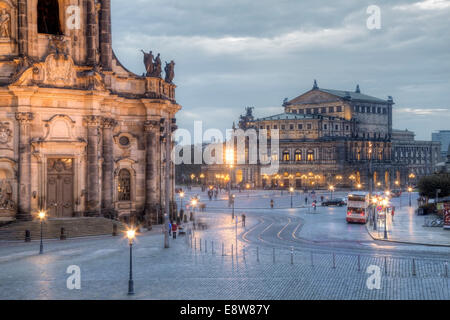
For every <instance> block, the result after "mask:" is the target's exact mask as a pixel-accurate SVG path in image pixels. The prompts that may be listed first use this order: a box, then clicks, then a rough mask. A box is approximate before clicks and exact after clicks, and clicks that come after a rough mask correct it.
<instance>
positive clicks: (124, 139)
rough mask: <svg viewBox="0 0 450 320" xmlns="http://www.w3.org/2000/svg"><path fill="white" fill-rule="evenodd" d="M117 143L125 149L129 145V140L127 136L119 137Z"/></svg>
mask: <svg viewBox="0 0 450 320" xmlns="http://www.w3.org/2000/svg"><path fill="white" fill-rule="evenodd" d="M119 143H120V145H122V146H124V147H126V146H128V145H129V144H130V139H129V138H128V137H127V136H121V137H120V138H119Z"/></svg>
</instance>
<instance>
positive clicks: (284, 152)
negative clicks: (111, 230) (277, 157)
mask: <svg viewBox="0 0 450 320" xmlns="http://www.w3.org/2000/svg"><path fill="white" fill-rule="evenodd" d="M289 160H290V154H289V150H284V151H283V161H289Z"/></svg>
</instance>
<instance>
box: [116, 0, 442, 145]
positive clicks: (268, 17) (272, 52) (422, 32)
mask: <svg viewBox="0 0 450 320" xmlns="http://www.w3.org/2000/svg"><path fill="white" fill-rule="evenodd" d="M370 5H377V6H378V7H379V8H380V9H381V28H380V29H374V30H369V29H368V28H367V25H366V21H367V19H368V18H369V14H368V13H367V12H366V11H367V8H368V6H370ZM112 29H113V47H114V50H115V52H116V55H117V56H118V57H119V59H120V60H121V62H122V63H123V64H124V65H125V66H126V67H127V68H129V69H130V70H131V71H133V72H136V73H138V74H142V73H143V72H144V65H143V63H142V53H140V50H141V49H145V50H146V51H147V50H153V52H154V53H157V52H160V53H161V57H162V60H163V61H170V60H172V59H173V60H175V62H176V66H175V80H174V82H175V83H176V84H177V86H178V88H177V101H178V103H179V104H181V105H182V106H183V110H182V111H181V112H180V113H179V114H178V124H179V126H180V127H183V128H187V129H191V128H192V127H193V122H194V121H195V120H203V121H204V127H205V128H219V129H221V130H225V129H226V128H230V127H231V125H232V122H233V121H235V120H237V119H238V117H239V115H240V114H241V113H242V112H243V110H244V107H246V106H253V107H255V115H256V116H257V117H261V116H266V115H270V114H273V113H280V112H282V108H281V104H282V100H283V99H284V98H285V97H288V98H289V99H292V98H294V97H296V96H298V95H300V94H302V93H304V92H306V91H308V90H310V89H311V87H312V84H313V79H317V81H318V84H319V87H323V88H327V89H341V90H354V88H355V86H356V84H357V83H359V84H360V87H361V91H362V92H363V93H366V94H369V95H373V96H376V97H379V98H387V96H388V95H391V96H393V97H394V101H395V103H396V104H395V111H394V127H395V128H398V129H405V128H408V129H410V130H414V131H415V132H416V134H417V137H416V138H418V139H427V140H429V139H431V132H432V131H433V130H438V129H450V0H416V1H395V0H370V1H365V0H362V1H361V0H332V1H331V0H330V1H319V0H297V1H294V0H252V1H250V0H203V1H200V0H176V1H175V0H133V1H123V0H112Z"/></svg>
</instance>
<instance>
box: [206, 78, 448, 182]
mask: <svg viewBox="0 0 450 320" xmlns="http://www.w3.org/2000/svg"><path fill="white" fill-rule="evenodd" d="M393 105H394V101H393V98H392V97H390V96H389V97H387V99H380V98H376V97H373V96H370V95H367V94H364V93H362V92H361V90H360V87H359V85H358V86H357V87H356V89H355V90H354V91H342V90H332V89H323V88H319V86H318V84H317V82H316V81H314V85H313V88H312V89H311V90H310V91H308V92H305V93H303V94H301V95H300V96H298V97H296V98H294V99H292V100H290V101H289V100H287V99H285V101H284V102H283V108H284V112H283V113H280V114H276V115H272V116H268V117H262V118H256V117H254V115H253V108H247V110H246V114H244V115H242V116H241V117H240V121H239V128H240V129H243V130H244V132H245V130H247V129H255V130H256V132H258V131H259V130H262V129H264V130H267V136H268V139H269V141H268V142H267V149H268V150H267V151H265V150H263V151H258V154H259V159H258V162H257V163H256V164H249V158H248V149H247V150H246V155H245V159H242V160H244V161H245V163H244V164H239V163H238V164H236V165H235V166H233V172H232V174H231V177H230V176H229V175H230V174H229V169H228V168H227V167H226V166H225V167H224V166H223V165H204V166H203V167H202V169H203V171H204V172H205V173H206V176H207V179H206V180H207V182H208V183H210V184H221V183H224V182H225V183H227V180H228V179H231V181H232V183H233V184H239V183H244V184H248V185H249V186H254V187H258V188H265V187H271V188H273V187H275V188H288V187H294V188H296V189H314V188H328V187H329V186H334V187H346V188H354V189H357V188H361V189H363V188H364V189H366V190H369V189H372V190H386V189H395V188H402V187H403V188H404V187H406V186H408V185H414V184H415V183H417V180H418V178H419V177H420V176H423V175H427V174H431V173H433V172H434V171H435V170H436V164H437V163H438V162H439V160H440V159H439V158H440V157H439V148H440V144H439V143H436V142H431V141H416V140H415V139H414V133H413V132H411V131H408V130H406V131H401V130H395V129H393V128H392V123H393V116H392V108H393ZM272 130H277V131H278V132H279V147H278V149H273V150H271V149H270V147H271V142H270V138H271V131H272ZM247 148H248V145H247ZM237 158H238V156H237V155H236V156H235V158H234V159H237ZM268 160H271V161H272V162H273V161H276V162H278V163H279V169H278V172H276V173H274V174H270V175H268V174H264V173H263V172H264V170H262V169H264V168H265V167H266V166H267V165H265V163H267V162H268ZM224 161H225V160H224ZM224 178H225V181H224Z"/></svg>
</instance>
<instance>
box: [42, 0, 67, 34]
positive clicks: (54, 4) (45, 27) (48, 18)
mask: <svg viewBox="0 0 450 320" xmlns="http://www.w3.org/2000/svg"><path fill="white" fill-rule="evenodd" d="M37 13H38V33H47V34H54V35H62V34H63V33H62V31H61V23H60V20H59V4H58V0H39V1H38V5H37Z"/></svg>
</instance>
